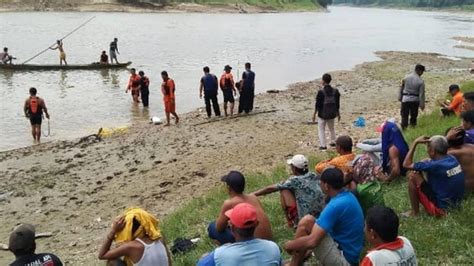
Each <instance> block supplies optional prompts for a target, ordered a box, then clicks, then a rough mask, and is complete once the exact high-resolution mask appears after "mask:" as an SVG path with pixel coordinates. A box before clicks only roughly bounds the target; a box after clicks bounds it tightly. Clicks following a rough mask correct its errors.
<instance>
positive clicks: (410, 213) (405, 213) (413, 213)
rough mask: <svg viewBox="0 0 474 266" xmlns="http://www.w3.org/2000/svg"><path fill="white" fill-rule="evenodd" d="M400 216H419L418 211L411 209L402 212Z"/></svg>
mask: <svg viewBox="0 0 474 266" xmlns="http://www.w3.org/2000/svg"><path fill="white" fill-rule="evenodd" d="M400 216H401V217H403V218H410V217H415V216H418V213H415V212H413V211H411V210H410V211H406V212H403V213H400Z"/></svg>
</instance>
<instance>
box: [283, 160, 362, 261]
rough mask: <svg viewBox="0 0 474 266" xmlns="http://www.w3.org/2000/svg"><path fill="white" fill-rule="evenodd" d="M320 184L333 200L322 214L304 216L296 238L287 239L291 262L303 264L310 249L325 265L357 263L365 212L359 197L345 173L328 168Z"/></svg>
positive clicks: (286, 247) (285, 247)
mask: <svg viewBox="0 0 474 266" xmlns="http://www.w3.org/2000/svg"><path fill="white" fill-rule="evenodd" d="M321 188H322V190H323V192H325V193H326V194H327V195H328V196H329V198H330V200H329V203H328V204H327V206H326V208H324V209H323V211H322V212H321V215H320V216H319V218H318V219H317V220H316V221H315V218H314V217H313V216H311V215H307V216H305V217H304V218H303V219H301V221H300V222H299V224H298V228H297V229H296V234H295V239H294V240H290V241H288V242H286V243H285V245H284V249H285V250H286V251H287V252H288V253H289V254H291V255H292V259H291V265H301V264H302V262H303V260H304V259H305V256H306V255H307V254H308V252H310V251H311V250H312V251H313V252H314V254H315V257H316V258H317V259H318V261H319V262H320V263H321V264H322V265H351V264H352V265H354V264H357V263H358V262H359V254H360V252H361V251H362V248H363V245H364V215H363V214H362V209H361V207H360V205H359V203H358V202H357V199H356V197H355V196H354V195H353V194H352V193H351V192H348V191H346V190H345V189H344V174H343V172H342V171H341V170H340V169H338V168H328V169H326V170H324V172H323V173H322V174H321Z"/></svg>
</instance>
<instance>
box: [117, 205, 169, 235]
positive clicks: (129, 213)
mask: <svg viewBox="0 0 474 266" xmlns="http://www.w3.org/2000/svg"><path fill="white" fill-rule="evenodd" d="M123 216H124V218H125V227H124V228H123V229H122V231H120V232H118V233H117V234H116V235H115V242H117V243H121V242H127V241H132V240H134V239H135V238H137V237H138V238H143V237H144V236H147V237H148V238H150V239H151V240H153V241H155V240H157V239H160V238H161V232H160V229H159V228H158V224H159V221H158V219H156V218H155V216H153V215H151V214H150V213H148V212H146V211H145V210H143V209H141V208H129V209H127V210H126V211H125V213H124V214H123ZM134 218H135V220H137V221H138V222H139V223H140V227H139V228H138V230H137V231H135V234H133V235H132V227H133V219H134Z"/></svg>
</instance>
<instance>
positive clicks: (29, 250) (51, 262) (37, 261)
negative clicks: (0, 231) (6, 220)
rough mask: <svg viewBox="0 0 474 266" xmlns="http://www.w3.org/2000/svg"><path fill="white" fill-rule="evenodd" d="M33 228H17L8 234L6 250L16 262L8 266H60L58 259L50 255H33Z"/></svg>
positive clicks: (34, 248)
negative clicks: (13, 255) (11, 253)
mask: <svg viewBox="0 0 474 266" xmlns="http://www.w3.org/2000/svg"><path fill="white" fill-rule="evenodd" d="M35 236H36V235H35V228H34V226H33V225H31V224H22V225H19V226H17V227H16V228H15V229H14V230H13V232H12V233H11V234H10V240H9V243H8V249H9V250H10V251H11V252H13V254H15V257H16V260H15V261H14V262H12V263H11V264H10V266H24V265H48V266H62V265H63V263H62V262H61V260H59V258H58V257H57V256H56V255H54V254H51V253H41V254H35V250H36V242H35Z"/></svg>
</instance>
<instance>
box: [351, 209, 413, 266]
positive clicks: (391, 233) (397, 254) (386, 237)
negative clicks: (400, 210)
mask: <svg viewBox="0 0 474 266" xmlns="http://www.w3.org/2000/svg"><path fill="white" fill-rule="evenodd" d="M399 225H400V222H399V220H398V216H397V215H396V214H395V212H394V211H393V210H392V209H390V208H387V207H382V206H375V207H372V208H370V209H369V210H368V212H367V216H366V218H365V238H366V239H367V242H369V244H370V246H371V247H372V248H373V249H371V250H369V251H368V252H367V255H365V257H364V259H362V262H361V263H360V265H361V266H372V265H417V261H416V256H415V250H414V249H413V246H412V245H411V243H410V241H409V240H408V239H406V238H405V237H403V236H398V227H399Z"/></svg>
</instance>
